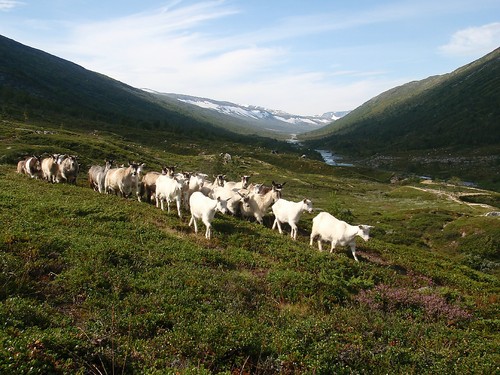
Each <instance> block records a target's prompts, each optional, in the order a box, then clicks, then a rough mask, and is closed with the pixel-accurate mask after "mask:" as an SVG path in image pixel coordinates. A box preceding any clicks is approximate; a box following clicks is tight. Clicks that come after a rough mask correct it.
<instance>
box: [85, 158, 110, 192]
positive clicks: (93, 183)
mask: <svg viewBox="0 0 500 375" xmlns="http://www.w3.org/2000/svg"><path fill="white" fill-rule="evenodd" d="M112 164H113V161H112V160H105V165H104V166H102V165H93V166H91V167H90V168H89V173H88V175H89V185H90V187H91V188H92V189H94V190H95V191H98V192H99V193H101V194H102V193H104V180H105V178H106V174H107V173H108V171H109V170H110V169H111V165H112Z"/></svg>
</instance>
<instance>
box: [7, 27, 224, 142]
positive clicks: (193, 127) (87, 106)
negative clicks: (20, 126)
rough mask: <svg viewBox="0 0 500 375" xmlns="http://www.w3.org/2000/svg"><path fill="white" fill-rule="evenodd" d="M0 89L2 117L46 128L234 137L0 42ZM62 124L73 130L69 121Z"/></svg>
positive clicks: (136, 92)
mask: <svg viewBox="0 0 500 375" xmlns="http://www.w3.org/2000/svg"><path fill="white" fill-rule="evenodd" d="M0 85H1V86H0V87H1V88H0V98H1V103H2V115H4V116H11V117H15V118H16V117H17V118H19V117H24V118H25V119H28V118H34V117H36V118H39V119H45V120H46V121H48V122H59V121H60V122H65V121H64V118H65V117H70V118H72V119H79V120H80V122H81V123H82V124H84V125H83V126H91V125H88V123H89V122H99V125H100V126H105V127H106V126H108V127H109V128H110V129H112V130H113V131H116V132H120V131H121V130H123V129H124V128H128V129H136V130H137V129H143V128H146V129H156V130H162V131H169V132H175V133H179V132H180V133H189V134H192V135H199V136H201V137H203V136H205V135H206V133H213V134H218V135H220V136H224V137H234V135H231V134H230V133H229V132H228V131H227V130H226V129H223V128H222V127H218V126H217V124H215V123H214V122H211V121H208V120H206V119H203V118H197V117H196V116H195V115H194V114H192V113H189V112H188V111H185V110H184V109H182V108H180V107H179V106H175V105H174V104H172V103H167V102H164V101H159V100H158V99H157V98H156V97H155V96H154V95H152V94H150V93H147V92H144V91H143V90H140V89H136V88H133V87H131V86H128V85H126V84H124V83H121V82H119V81H116V80H114V79H111V78H109V77H106V76H104V75H102V74H99V73H95V72H91V71H89V70H86V69H84V68H82V67H81V66H79V65H76V64H74V63H71V62H69V61H66V60H63V59H60V58H58V57H55V56H53V55H50V54H48V53H45V52H43V51H40V50H37V49H34V48H30V47H27V46H25V45H22V44H20V43H18V42H15V41H13V40H11V39H8V38H5V37H3V36H0ZM68 122H69V123H72V124H73V126H74V121H73V120H72V121H68ZM65 123H67V122H65ZM117 125H118V126H117Z"/></svg>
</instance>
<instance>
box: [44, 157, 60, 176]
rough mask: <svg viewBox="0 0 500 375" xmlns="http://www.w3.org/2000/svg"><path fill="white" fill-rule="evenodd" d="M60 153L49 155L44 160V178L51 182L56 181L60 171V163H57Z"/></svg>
mask: <svg viewBox="0 0 500 375" xmlns="http://www.w3.org/2000/svg"><path fill="white" fill-rule="evenodd" d="M58 158H59V155H58V154H53V155H49V156H48V157H46V158H44V159H43V160H42V173H43V178H45V179H46V180H47V181H49V182H52V183H54V182H56V178H57V174H58V173H59V164H57V159H58Z"/></svg>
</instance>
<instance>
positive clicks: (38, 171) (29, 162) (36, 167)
mask: <svg viewBox="0 0 500 375" xmlns="http://www.w3.org/2000/svg"><path fill="white" fill-rule="evenodd" d="M24 168H25V170H26V174H27V175H28V176H30V177H31V178H40V177H42V167H41V162H40V158H39V157H38V156H30V157H29V158H28V159H26V162H25V164H24Z"/></svg>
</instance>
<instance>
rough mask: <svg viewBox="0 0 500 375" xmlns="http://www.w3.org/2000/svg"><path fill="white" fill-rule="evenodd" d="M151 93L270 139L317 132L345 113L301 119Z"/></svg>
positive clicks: (276, 113)
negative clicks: (258, 132) (282, 135)
mask: <svg viewBox="0 0 500 375" xmlns="http://www.w3.org/2000/svg"><path fill="white" fill-rule="evenodd" d="M154 93H155V94H156V95H157V96H158V97H159V98H161V99H167V100H168V99H174V100H175V101H177V102H181V103H184V104H185V105H187V106H188V107H189V108H192V110H193V111H200V109H201V111H203V112H204V113H205V114H207V116H217V117H218V118H220V119H221V120H222V121H226V122H227V121H229V122H231V123H232V124H233V125H234V126H238V127H241V128H242V129H247V131H250V132H255V131H256V130H259V131H260V130H264V131H268V132H270V133H269V134H270V135H272V136H276V135H279V133H284V135H285V136H288V135H289V134H299V133H303V132H309V131H311V130H316V129H318V128H320V127H323V126H325V125H327V124H329V123H330V122H332V121H335V120H338V119H339V118H341V117H342V116H344V115H345V114H347V113H348V111H341V112H327V113H324V114H323V115H321V116H319V115H317V116H301V115H293V114H290V113H286V112H283V111H278V110H273V109H268V108H263V107H258V106H253V105H240V104H235V103H231V102H227V101H218V100H213V99H208V98H200V97H195V96H189V95H180V94H172V93H157V92H154ZM274 133H278V134H274Z"/></svg>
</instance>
